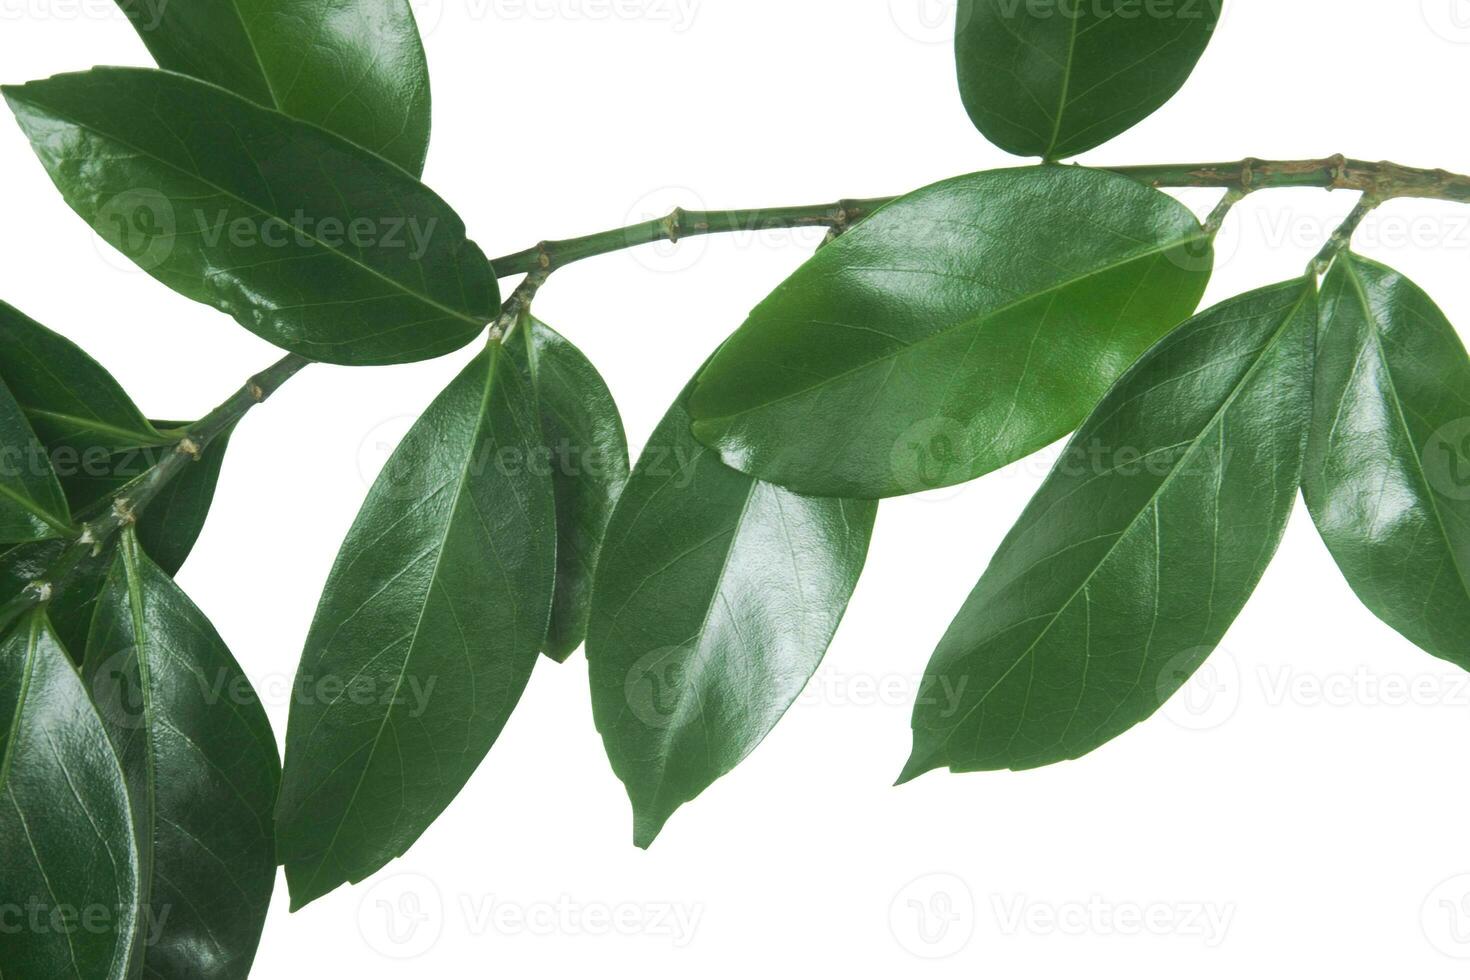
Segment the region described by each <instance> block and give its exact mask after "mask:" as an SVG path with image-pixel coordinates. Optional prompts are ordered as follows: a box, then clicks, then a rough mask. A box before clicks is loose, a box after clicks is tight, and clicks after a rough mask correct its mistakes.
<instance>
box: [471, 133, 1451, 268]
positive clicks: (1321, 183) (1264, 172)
mask: <svg viewBox="0 0 1470 980" xmlns="http://www.w3.org/2000/svg"><path fill="white" fill-rule="evenodd" d="M1099 169H1102V170H1107V171H1109V172H1111V173H1115V174H1120V175H1122V176H1124V177H1132V178H1133V179H1135V180H1140V181H1143V182H1144V183H1146V184H1150V185H1152V186H1154V187H1217V188H1224V189H1225V190H1230V191H1238V192H1240V193H1241V194H1249V193H1251V192H1253V191H1261V190H1273V189H1279V188H1286V187H1316V188H1321V189H1323V190H1354V191H1362V192H1363V193H1364V194H1366V195H1368V197H1369V198H1371V199H1373V200H1375V201H1378V202H1380V203H1381V202H1383V201H1389V200H1392V199H1394V198H1397V197H1418V198H1432V199H1436V200H1441V201H1455V202H1458V203H1461V204H1470V176H1466V175H1463V174H1455V173H1450V172H1449V171H1448V170H1425V169H1422V168H1419V167H1406V166H1403V165H1402V164H1397V163H1389V162H1386V161H1385V162H1381V163H1370V162H1368V161H1366V160H1353V159H1350V158H1348V157H1345V156H1342V155H1340V154H1339V155H1338V156H1334V157H1325V158H1323V159H1321V160H1258V159H1256V158H1254V157H1248V158H1246V159H1244V160H1238V161H1234V162H1231V163H1183V164H1179V163H1175V164H1152V165H1148V166H1141V167H1102V168H1099ZM892 200H894V198H891V197H877V198H867V199H864V200H845V201H838V202H836V203H835V204H816V205H811V206H808V207H790V208H762V209H757V210H754V211H685V210H684V209H683V208H675V209H674V210H673V211H672V212H671V213H670V214H669V215H668V216H667V217H664V218H659V219H657V220H654V221H648V222H644V223H642V224H636V225H629V226H628V227H626V228H614V229H612V230H610V231H604V232H599V233H597V234H595V235H587V236H585V237H582V238H569V239H565V240H563V241H546V242H542V243H540V244H539V245H535V246H532V247H531V248H528V249H525V250H524V251H520V252H516V253H515V254H513V255H504V256H501V257H500V258H498V259H495V260H494V261H493V262H492V263H491V265H493V266H494V268H495V274H496V275H497V276H499V277H501V278H505V277H507V276H516V275H521V274H522V273H530V272H534V271H538V270H539V271H542V272H545V273H547V274H549V273H551V272H553V271H555V270H556V269H559V268H561V267H562V266H564V265H570V264H571V263H573V262H580V261H581V260H583V259H590V258H592V257H594V256H598V255H607V254H609V253H611V252H620V251H622V250H624V249H628V248H636V247H638V246H640V245H651V244H653V243H655V242H664V241H667V242H677V241H679V240H680V239H681V238H693V237H696V236H699V235H716V234H722V233H728V232H742V231H746V232H748V231H767V230H770V229H773V228H813V227H816V228H829V229H832V230H834V231H836V232H838V233H839V234H840V233H841V232H842V231H844V230H845V229H846V228H847V227H848V226H849V225H851V224H854V223H856V222H858V221H861V220H862V219H863V218H866V217H867V216H868V215H870V214H872V213H873V212H874V211H876V210H877V209H878V208H880V207H882V206H883V205H885V204H887V203H889V202H890V201H892ZM1232 203H1233V201H1232Z"/></svg>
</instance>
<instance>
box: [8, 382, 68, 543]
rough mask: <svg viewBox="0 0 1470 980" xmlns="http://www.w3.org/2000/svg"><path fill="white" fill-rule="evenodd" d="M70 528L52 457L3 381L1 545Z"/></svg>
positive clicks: (57, 534)
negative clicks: (52, 466)
mask: <svg viewBox="0 0 1470 980" xmlns="http://www.w3.org/2000/svg"><path fill="white" fill-rule="evenodd" d="M70 528H71V510H70V509H69V508H68V507H67V505H66V496H65V495H64V494H63V493H62V492H61V484H60V483H59V482H58V481H57V479H56V472H55V471H54V470H53V469H52V468H51V455H50V453H48V452H47V451H46V447H45V446H43V445H41V441H40V440H39V439H37V438H36V433H35V432H34V431H33V430H32V429H31V425H30V422H29V421H27V419H26V416H25V413H24V412H23V411H22V410H21V407H20V404H19V403H17V402H16V400H15V396H14V395H12V394H11V393H10V387H9V386H8V385H7V384H6V383H5V382H4V381H0V544H14V543H16V542H21V541H41V540H44V539H46V538H54V537H61V536H65V535H66V534H67V533H69V531H70Z"/></svg>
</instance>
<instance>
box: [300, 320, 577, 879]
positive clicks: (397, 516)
mask: <svg viewBox="0 0 1470 980" xmlns="http://www.w3.org/2000/svg"><path fill="white" fill-rule="evenodd" d="M540 444H541V439H540V433H539V432H538V430H537V421H536V408H535V400H534V396H533V395H532V393H531V391H530V389H529V386H527V385H526V384H525V382H524V381H523V380H522V379H521V376H520V372H519V371H518V370H517V369H516V367H515V365H514V364H513V363H512V362H511V360H510V359H509V358H508V357H506V356H505V355H504V354H503V352H502V350H501V347H500V345H499V344H492V345H491V347H490V349H489V351H488V352H487V353H486V354H484V355H483V356H481V357H479V358H477V359H476V360H475V361H474V362H472V363H471V364H470V366H469V367H467V368H466V369H465V371H464V373H462V374H461V375H460V376H459V377H458V378H457V379H456V380H455V381H454V382H453V383H452V384H451V385H450V386H449V387H448V388H447V389H445V391H444V393H443V394H441V395H440V396H439V398H438V399H437V400H435V402H434V404H432V405H431V406H429V409H428V410H427V411H426V412H425V413H424V415H423V417H422V418H421V419H419V421H418V423H417V424H415V426H414V427H413V429H412V430H410V432H409V434H408V436H407V437H406V438H405V439H404V441H403V443H402V445H400V446H399V447H398V451H397V452H395V453H394V454H393V457H392V458H391V459H390V460H389V461H388V465H387V468H386V469H385V470H384V472H383V475H382V476H380V477H379V478H378V481H377V482H376V483H375V484H374V485H373V489H372V491H371V492H370V493H369V494H368V499H367V502H366V503H365V504H364V505H363V509H362V512H361V513H360V514H359V515H358V517H357V522H356V523H355V524H354V525H353V527H352V530H351V532H349V534H348V535H347V540H346V542H345V543H344V544H343V546H342V552H341V554H340V555H339V556H338V558H337V563H336V566H335V567H334V568H333V569H332V574H331V577H330V578H329V579H328V581H327V586H326V590H325V592H324V593H323V595H322V601H321V605H320V606H319V607H318V608H317V614H316V619H315V621H314V622H313V623H312V627H311V632H310V635H308V637H307V640H306V651H305V653H303V654H302V658H301V667H300V670H299V672H298V674H297V683H296V693H295V697H294V703H293V704H292V707H291V721H290V726H289V728H288V729H287V733H286V771H285V776H284V777H283V783H282V787H281V802H280V806H279V809H278V810H277V847H278V849H279V853H280V857H281V859H282V860H283V862H284V863H285V865H286V881H287V883H288V884H289V885H290V888H291V900H292V905H293V906H294V907H295V908H300V907H302V906H304V905H306V904H307V903H308V902H310V901H312V900H314V899H316V898H318V897H320V896H322V895H325V894H326V893H327V892H329V891H331V890H332V889H334V888H336V887H337V886H338V885H340V884H342V883H343V882H348V881H351V882H357V881H361V880H362V879H363V878H365V877H366V876H367V875H370V874H372V873H373V872H374V871H377V870H378V869H379V868H381V867H382V866H383V865H385V864H386V863H388V862H389V861H391V860H392V859H393V858H395V857H397V856H399V855H400V854H402V853H404V851H406V850H407V849H408V847H409V846H410V845H412V844H413V842H414V841H415V840H417V839H418V838H419V836H420V835H421V834H422V833H423V832H424V830H425V829H426V828H427V827H428V826H429V824H430V823H432V822H433V821H434V819H435V818H436V817H438V815H439V814H440V813H441V812H442V811H443V810H444V808H445V807H446V806H448V805H449V803H450V801H451V800H452V799H453V798H454V796H455V795H456V794H457V793H458V792H459V790H460V789H461V787H463V786H464V784H465V781H466V780H468V779H469V777H470V774H471V773H472V772H473V771H474V769H475V767H476V766H477V765H479V763H480V760H481V759H482V758H484V756H485V753H486V752H488V751H489V749H490V746H491V745H492V744H494V742H495V740H496V738H497V737H498V736H499V735H500V731H501V729H502V728H503V727H504V726H505V722H506V720H507V719H508V718H509V717H510V713H511V711H512V710H513V709H514V707H515V705H516V701H517V700H518V699H519V698H520V695H521V692H522V691H523V690H524V689H525V686H526V682H527V681H528V680H529V679H530V676H531V670H532V668H533V667H534V666H535V664H536V659H537V657H538V653H539V651H540V649H541V644H542V641H543V640H544V639H545V638H546V625H547V622H548V619H549V617H550V614H551V596H552V589H553V581H554V576H555V565H556V530H555V527H556V518H555V513H554V507H555V504H554V502H553V497H552V490H551V480H550V478H549V476H548V475H547V474H546V472H545V470H544V468H542V467H539V466H536V465H532V461H533V460H534V459H535V455H536V452H537V450H538V448H539V447H540Z"/></svg>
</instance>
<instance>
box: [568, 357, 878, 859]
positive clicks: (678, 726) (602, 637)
mask: <svg viewBox="0 0 1470 980" xmlns="http://www.w3.org/2000/svg"><path fill="white" fill-rule="evenodd" d="M692 387H693V385H692V384H691V386H690V388H692ZM688 395H689V389H686V390H685V391H684V392H683V393H682V394H681V395H680V396H679V399H678V401H677V402H676V403H675V405H674V407H673V408H672V409H670V411H669V413H668V415H666V416H665V417H664V420H663V422H661V423H660V424H659V427H658V429H657V430H656V431H655V432H654V434H653V436H652V438H651V439H650V440H649V443H648V447H647V448H646V449H645V450H644V452H643V455H642V456H641V457H640V458H639V460H638V465H637V466H636V467H635V468H634V470H633V476H632V479H631V480H629V482H628V486H627V488H626V489H625V490H624V491H623V495H622V498H621V500H620V501H619V502H618V506H617V510H616V512H615V513H614V515H613V519H612V524H611V526H610V527H609V528H608V533H607V542H606V544H605V546H604V548H603V552H602V559H601V562H600V563H599V565H598V569H597V585H596V589H595V590H594V592H593V597H592V616H591V621H590V624H589V627H588V635H587V661H588V664H589V669H590V673H591V680H592V709H593V715H594V717H595V719H596V722H597V730H598V731H599V732H601V733H602V740H603V744H604V745H605V746H606V748H607V754H608V758H609V759H610V760H611V761H612V766H613V770H614V771H615V772H616V773H617V774H618V777H619V778H620V779H622V781H623V783H624V785H625V786H627V789H628V796H629V798H630V799H631V800H632V802H633V819H634V841H635V843H637V845H638V846H639V847H648V846H649V845H650V844H651V843H653V839H654V838H655V837H657V836H658V834H659V831H660V830H662V829H663V826H664V824H665V823H666V822H667V821H668V819H669V817H670V816H672V815H673V813H674V811H675V810H677V809H678V808H679V807H680V806H682V805H683V804H684V803H687V802H688V801H690V800H692V799H694V798H695V797H696V796H698V795H699V794H700V793H702V792H704V790H705V789H707V788H708V787H709V786H710V785H711V784H712V783H714V781H715V780H717V779H719V778H720V777H721V776H723V775H725V774H726V773H728V772H730V771H731V770H732V769H734V768H735V767H736V766H737V765H739V763H740V762H741V761H742V760H743V759H744V758H745V757H746V756H747V755H749V754H750V753H751V752H752V751H754V750H755V748H756V746H757V745H759V744H760V743H761V741H762V740H763V739H764V738H765V737H766V735H767V734H769V733H770V731H771V729H772V728H774V727H775V726H776V723H777V722H778V721H780V719H781V716H782V715H784V714H785V713H786V710H787V708H789V707H790V706H791V704H792V703H793V702H794V701H795V700H796V698H797V697H798V696H799V695H800V694H801V691H802V689H803V688H804V687H805V686H806V684H807V681H808V680H810V679H811V676H812V674H813V673H814V672H815V671H816V669H817V665H818V664H819V663H820V662H821V660H822V655H823V654H825V653H826V651H827V646H828V644H830V643H831V642H832V636H833V634H834V633H835V632H836V631H837V625H838V623H839V622H840V621H841V619H842V614H843V613H844V612H845V611H846V609H847V603H848V600H849V599H850V598H851V597H852V591H853V589H854V588H855V587H856V585H857V580H858V575H859V573H860V572H861V571H862V567H863V562H864V561H865V560H866V558H867V551H868V540H869V538H870V536H871V534H872V530H873V519H874V517H875V515H876V513H877V506H876V505H875V504H874V503H872V502H871V501H852V500H831V499H817V498H812V497H800V496H797V495H796V494H794V493H792V492H790V491H788V490H783V489H782V488H780V487H776V486H772V485H771V484H768V483H762V482H760V481H759V480H755V479H753V478H751V477H749V476H746V475H744V474H743V473H739V472H737V471H735V470H732V469H730V468H729V467H727V466H725V465H724V464H723V463H721V462H720V461H719V459H718V458H717V457H716V456H715V455H714V454H713V453H711V452H710V451H709V450H708V449H706V448H705V447H703V446H701V445H700V444H699V443H698V442H696V441H695V440H694V439H693V437H692V436H691V435H690V432H689V413H688V410H687V408H686V407H685V401H686V400H687V398H688Z"/></svg>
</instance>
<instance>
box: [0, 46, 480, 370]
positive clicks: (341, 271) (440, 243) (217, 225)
mask: <svg viewBox="0 0 1470 980" xmlns="http://www.w3.org/2000/svg"><path fill="white" fill-rule="evenodd" d="M4 91H5V96H6V98H7V100H8V101H9V102H10V106H11V108H12V110H14V112H15V114H16V117H17V118H18V119H19V120H20V123H21V126H22V127H23V128H24V129H25V131H26V135H27V136H29V137H30V140H31V143H32V145H33V146H34V147H35V150H36V153H37V155H38V156H39V157H40V158H41V162H42V163H43V164H45V166H46V169H47V171H48V172H49V173H50V174H51V179H52V180H53V181H54V182H55V183H56V186H57V188H58V189H60V191H61V193H62V196H63V197H65V198H66V201H67V203H68V204H70V205H71V207H72V209H73V210H75V211H76V212H77V213H78V214H80V215H81V216H82V217H83V218H84V219H86V220H87V221H88V222H89V223H90V224H91V225H92V226H93V228H95V229H96V231H97V233H98V234H100V235H101V236H102V237H103V238H105V239H106V240H107V241H108V242H110V243H111V244H112V245H114V246H116V247H117V248H118V249H120V250H121V251H122V252H124V253H125V254H127V255H128V256H129V258H131V259H132V260H133V261H134V262H136V263H138V265H139V266H140V267H142V268H143V269H145V270H146V271H147V272H148V273H149V274H150V275H152V276H154V277H155V278H157V279H158V280H159V281H160V282H163V283H165V284H166V285H168V286H170V287H171V288H173V289H175V290H177V291H178V292H180V293H182V294H183V295H185V296H188V297H189V298H191V299H195V300H198V301H199V302H201V303H206V304H208V305H210V306H213V307H214V308H216V309H219V310H222V311H224V312H225V313H228V314H230V315H231V316H233V317H234V318H235V319H236V320H238V321H239V322H240V323H241V325H243V326H244V327H246V328H247V329H249V330H251V331H253V332H255V333H256V334H259V335H260V336H261V337H263V338H265V339H266V340H268V341H270V342H271V343H273V344H277V345H279V346H281V347H284V348H286V349H288V350H291V351H294V352H295V353H297V354H301V355H303V356H305V357H309V358H312V359H314V360H319V361H329V362H332V363H335V364H396V363H401V362H404V361H415V360H423V359H426V358H430V357H435V356H438V355H440V354H446V353H448V352H450V351H453V350H456V349H457V348H460V347H463V346H464V345H465V344H467V343H469V342H470V341H471V340H472V339H474V337H475V336H476V335H477V334H479V333H480V332H481V330H482V329H483V327H484V326H485V324H486V323H488V322H489V320H490V319H491V318H492V317H493V316H495V314H496V312H497V311H498V309H499V305H500V304H499V290H498V286H497V284H496V281H495V274H494V272H493V271H492V270H491V268H490V264H489V262H487V261H486V259H485V256H484V254H483V253H482V252H481V251H480V249H479V248H478V247H477V246H476V245H475V244H474V243H473V242H471V241H469V240H468V239H466V238H465V234H464V224H463V222H461V221H460V219H459V217H458V216H457V215H456V214H455V213H454V212H453V211H452V210H451V209H450V208H449V206H448V205H447V204H445V203H444V201H442V200H441V199H440V198H439V197H438V196H437V195H435V194H434V193H433V192H432V191H430V190H429V189H428V188H426V187H424V186H423V185H422V184H420V183H419V182H418V181H416V180H415V179H413V178H412V177H411V176H409V175H408V174H407V173H405V172H403V171H402V170H400V169H399V168H397V167H395V166H393V165H392V164H389V163H387V162H385V161H384V160H383V159H381V158H380V157H378V156H376V155H374V154H372V153H369V152H367V151H365V150H363V149H362V148H361V147H358V146H356V145H355V144H352V143H349V142H347V141H346V140H344V139H342V138H341V137H339V136H335V135H333V134H331V133H328V132H326V131H325V130H322V129H319V128H317V127H316V126H312V125H310V124H308V123H303V122H300V121H297V120H295V119H291V118H290V117H288V116H285V115H282V114H281V113H278V112H275V111H273V110H270V109H264V108H261V107H259V106H256V105H254V104H253V103H250V102H247V101H246V100H244V99H242V98H240V97H239V96H237V95H234V94H232V93H229V92H227V91H225V90H223V89H220V88H216V87H215V86H213V85H209V84H207V83H205V82H200V81H196V80H194V79H191V78H187V77H185V76H183V75H175V74H172V73H169V72H162V71H154V70H148V69H138V68H96V69H93V70H92V71H89V72H82V73H79V74H74V75H58V76H57V77H55V78H51V79H47V80H45V81H39V82H31V83H29V84H26V85H23V86H19V87H7V88H5V90H4Z"/></svg>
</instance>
